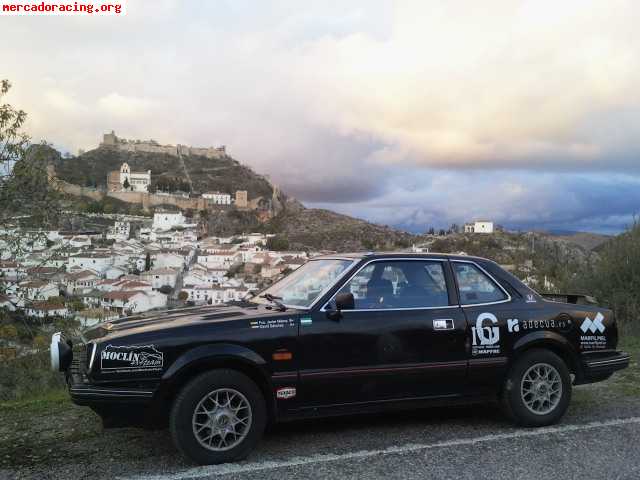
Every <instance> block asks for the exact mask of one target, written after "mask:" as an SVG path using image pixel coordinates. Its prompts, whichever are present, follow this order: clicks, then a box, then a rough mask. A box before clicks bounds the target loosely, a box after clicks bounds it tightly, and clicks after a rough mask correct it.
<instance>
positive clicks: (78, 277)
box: [62, 270, 100, 295]
mask: <svg viewBox="0 0 640 480" xmlns="http://www.w3.org/2000/svg"><path fill="white" fill-rule="evenodd" d="M99 281H100V277H99V276H98V275H97V274H96V273H95V272H92V271H91V270H81V271H79V272H72V273H67V274H66V275H65V276H64V277H63V279H62V285H63V286H64V289H65V291H66V292H67V293H68V294H71V295H79V294H82V293H85V292H88V291H91V290H93V289H94V288H96V285H97V284H98V282H99Z"/></svg>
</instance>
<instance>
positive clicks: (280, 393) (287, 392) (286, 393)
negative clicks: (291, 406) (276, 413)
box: [276, 387, 296, 400]
mask: <svg viewBox="0 0 640 480" xmlns="http://www.w3.org/2000/svg"><path fill="white" fill-rule="evenodd" d="M295 396H296V389H295V387H282V388H279V389H278V390H276V398H277V399H278V400H288V399H290V398H293V397H295Z"/></svg>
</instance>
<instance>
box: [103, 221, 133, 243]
mask: <svg viewBox="0 0 640 480" xmlns="http://www.w3.org/2000/svg"><path fill="white" fill-rule="evenodd" d="M130 234H131V224H130V223H129V222H115V223H114V224H113V226H112V227H111V228H110V229H109V231H108V232H107V240H116V241H124V240H128V239H129V235H130Z"/></svg>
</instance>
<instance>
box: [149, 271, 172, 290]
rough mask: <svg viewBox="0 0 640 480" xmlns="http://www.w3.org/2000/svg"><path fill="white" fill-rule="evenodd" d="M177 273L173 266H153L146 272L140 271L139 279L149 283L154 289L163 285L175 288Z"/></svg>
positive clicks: (158, 288)
mask: <svg viewBox="0 0 640 480" xmlns="http://www.w3.org/2000/svg"><path fill="white" fill-rule="evenodd" d="M178 275H179V273H178V271H176V270H174V269H173V268H155V269H153V270H149V271H148V272H142V273H141V274H140V279H142V280H144V281H145V282H147V283H150V284H151V286H152V287H153V289H154V290H160V289H161V288H162V287H164V286H165V285H168V286H169V287H171V288H175V286H176V283H177V281H178Z"/></svg>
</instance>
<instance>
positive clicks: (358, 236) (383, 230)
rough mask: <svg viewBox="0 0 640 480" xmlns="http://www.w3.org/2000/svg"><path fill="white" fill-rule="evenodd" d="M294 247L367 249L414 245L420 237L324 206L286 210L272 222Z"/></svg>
mask: <svg viewBox="0 0 640 480" xmlns="http://www.w3.org/2000/svg"><path fill="white" fill-rule="evenodd" d="M268 228H269V229H270V230H271V231H273V232H275V233H281V234H283V235H284V236H286V237H287V238H288V240H289V243H290V245H291V246H292V247H293V248H302V247H312V248H315V249H323V250H337V251H343V252H345V251H363V250H393V249H402V248H407V247H410V246H411V244H412V243H414V242H415V241H416V240H417V239H418V237H416V236H415V235H411V234H409V233H406V232H402V231H400V230H395V229H393V228H390V227H387V226H383V225H376V224H373V223H369V222H366V221H364V220H360V219H358V218H353V217H349V216H347V215H341V214H339V213H336V212H332V211H329V210H321V209H310V208H305V209H297V210H291V209H289V210H285V211H283V212H282V213H281V214H280V215H278V216H277V217H275V218H274V219H273V220H272V221H271V222H269V225H268Z"/></svg>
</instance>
